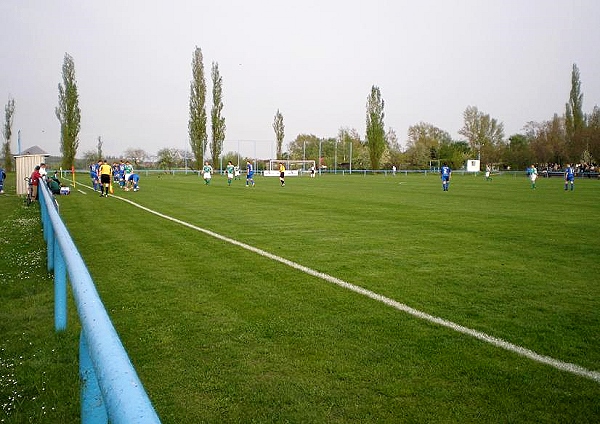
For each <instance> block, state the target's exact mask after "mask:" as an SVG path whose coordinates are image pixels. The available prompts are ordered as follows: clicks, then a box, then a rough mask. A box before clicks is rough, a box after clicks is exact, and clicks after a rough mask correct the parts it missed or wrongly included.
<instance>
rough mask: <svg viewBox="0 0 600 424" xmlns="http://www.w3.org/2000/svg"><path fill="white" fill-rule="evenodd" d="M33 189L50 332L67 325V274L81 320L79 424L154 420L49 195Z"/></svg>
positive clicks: (148, 423)
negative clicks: (50, 281)
mask: <svg viewBox="0 0 600 424" xmlns="http://www.w3.org/2000/svg"><path fill="white" fill-rule="evenodd" d="M38 193H39V194H38V197H39V199H40V210H41V216H42V225H43V230H44V239H45V240H46V244H47V253H48V271H54V296H55V304H54V327H55V329H56V331H62V330H65V329H66V328H67V273H68V275H69V281H70V282H71V289H72V292H73V297H74V299H75V304H76V306H77V312H78V315H79V319H80V321H81V336H80V342H79V375H80V378H81V422H82V423H84V424H100V423H102V424H106V423H108V422H109V421H110V422H111V423H113V424H135V423H144V424H152V423H160V419H159V418H158V415H157V414H156V411H155V410H154V408H153V406H152V404H151V403H150V399H149V398H148V395H147V394H146V392H145V390H144V388H143V386H142V383H141V381H140V379H139V377H138V375H137V373H136V371H135V369H134V368H133V365H132V364H131V361H130V360H129V357H128V356H127V352H126V351H125V348H124V347H123V344H122V343H121V340H120V339H119V336H118V335H117V332H116V330H115V328H114V327H113V325H112V322H111V321H110V318H109V317H108V314H107V312H106V309H105V308H104V305H103V304H102V301H101V300H100V296H99V294H98V292H97V290H96V287H95V285H94V282H93V281H92V277H91V276H90V273H89V271H88V270H87V268H86V266H85V264H84V262H83V259H82V258H81V256H80V254H79V252H78V251H77V248H76V247H75V243H73V240H72V239H71V236H70V235H69V232H68V231H67V228H66V227H65V225H64V223H63V222H62V220H61V218H60V216H59V215H58V212H57V210H56V208H55V207H54V200H53V199H54V197H53V196H52V194H51V193H50V190H48V188H47V187H46V186H45V185H44V184H40V186H39V191H38Z"/></svg>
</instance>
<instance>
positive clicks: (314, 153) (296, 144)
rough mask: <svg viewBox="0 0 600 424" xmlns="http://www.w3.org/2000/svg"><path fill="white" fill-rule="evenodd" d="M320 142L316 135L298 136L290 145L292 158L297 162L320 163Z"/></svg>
mask: <svg viewBox="0 0 600 424" xmlns="http://www.w3.org/2000/svg"><path fill="white" fill-rule="evenodd" d="M319 140H320V138H319V137H317V136H316V135H314V134H298V136H297V137H296V139H295V140H294V141H292V142H290V143H289V146H288V150H289V152H290V158H291V159H295V160H302V159H306V160H315V161H317V163H318V157H319Z"/></svg>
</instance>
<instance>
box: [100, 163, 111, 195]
mask: <svg viewBox="0 0 600 424" xmlns="http://www.w3.org/2000/svg"><path fill="white" fill-rule="evenodd" d="M98 174H99V175H100V184H101V187H100V197H108V189H109V187H110V179H111V178H112V166H110V165H109V164H108V163H106V159H104V160H103V161H102V165H100V169H99V170H98Z"/></svg>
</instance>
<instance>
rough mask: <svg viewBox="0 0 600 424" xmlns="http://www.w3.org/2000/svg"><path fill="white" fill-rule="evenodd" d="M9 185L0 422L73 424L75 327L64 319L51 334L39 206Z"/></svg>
mask: <svg viewBox="0 0 600 424" xmlns="http://www.w3.org/2000/svg"><path fill="white" fill-rule="evenodd" d="M10 181H11V175H9V178H8V182H9V184H7V185H8V187H6V194H4V195H0V208H1V209H0V210H1V211H2V213H1V214H0V252H1V254H0V402H1V403H2V410H1V411H0V422H3V423H59V422H62V423H66V422H77V421H78V420H79V392H78V375H77V347H78V343H77V324H76V322H74V321H75V320H74V317H73V316H70V320H71V321H70V328H69V330H68V331H66V332H64V333H60V334H57V333H55V331H54V328H53V323H54V320H53V282H52V276H51V275H49V274H48V272H47V271H46V259H45V254H46V249H45V243H44V241H43V237H42V232H41V227H40V216H39V207H38V205H32V206H30V207H26V206H24V203H23V200H22V199H21V198H20V197H17V196H16V195H15V190H14V186H11V185H10ZM71 309H72V308H71Z"/></svg>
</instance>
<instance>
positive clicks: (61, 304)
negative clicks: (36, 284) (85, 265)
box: [53, 243, 67, 331]
mask: <svg viewBox="0 0 600 424" xmlns="http://www.w3.org/2000/svg"><path fill="white" fill-rule="evenodd" d="M57 244H58V243H57ZM53 250H54V265H55V266H54V329H55V330H56V331H64V330H66V328H67V268H66V266H65V258H64V257H63V255H62V252H61V251H60V247H59V246H55V248H54V249H53Z"/></svg>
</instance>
